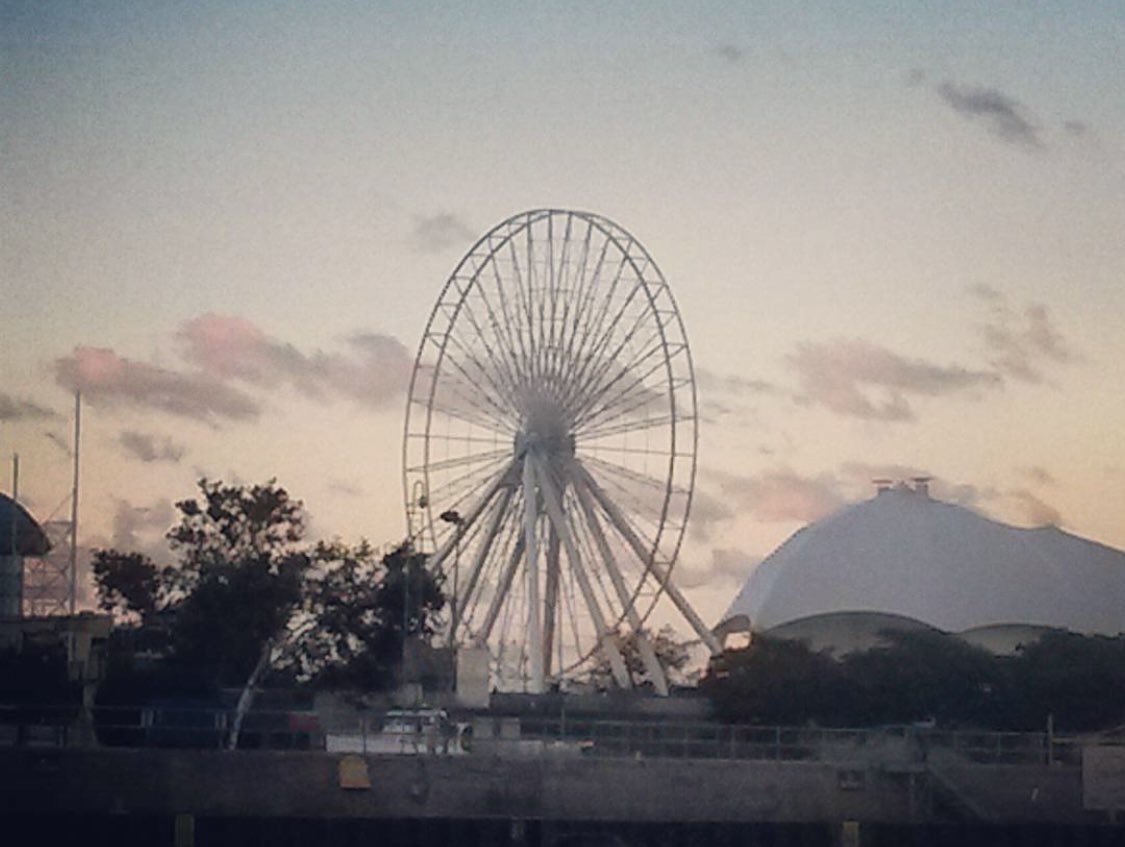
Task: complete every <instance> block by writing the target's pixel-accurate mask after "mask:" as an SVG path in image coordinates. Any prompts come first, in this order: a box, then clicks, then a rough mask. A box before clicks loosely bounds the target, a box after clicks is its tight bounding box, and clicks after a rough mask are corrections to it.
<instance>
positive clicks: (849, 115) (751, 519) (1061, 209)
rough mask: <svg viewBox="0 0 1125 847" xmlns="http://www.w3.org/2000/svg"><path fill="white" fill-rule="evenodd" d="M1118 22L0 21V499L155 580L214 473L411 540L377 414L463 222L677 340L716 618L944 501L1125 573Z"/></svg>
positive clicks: (217, 17)
mask: <svg viewBox="0 0 1125 847" xmlns="http://www.w3.org/2000/svg"><path fill="white" fill-rule="evenodd" d="M1123 92H1125V5H1122V4H1121V3H1119V2H1057V3H1051V2H1040V3H1022V4H1003V5H1001V4H980V3H967V2H966V3H956V2H941V3H929V2H915V3H906V4H903V3H889V2H881V3H876V2H871V3H858V4H838V3H829V2H825V3H799V4H798V3H749V2H747V3H717V2H716V3H657V2H651V3H635V2H634V3H613V2H602V3H558V4H540V3H485V2H481V3H474V4H454V3H447V4H425V3H409V4H382V3H377V2H355V3H345V2H319V3H302V2H294V3H265V2H261V3H255V2H241V3H238V2H235V3H231V2H222V3H207V2H197V3H191V4H183V3H133V2H67V3H64V2H6V0H0V143H2V148H0V251H2V253H0V270H2V276H0V279H2V286H3V287H2V298H0V303H2V304H3V305H2V307H0V316H2V322H0V455H2V456H3V459H4V468H3V472H2V473H0V483H2V487H3V489H4V490H5V491H9V490H10V483H9V479H10V476H9V462H10V457H11V454H12V453H14V452H18V453H19V455H20V461H21V477H20V494H21V498H20V499H21V500H22V501H23V502H25V503H26V504H27V505H28V506H29V508H30V509H31V511H32V512H33V514H35V515H36V517H38V518H39V519H41V520H46V519H49V518H50V517H52V515H53V514H54V515H55V516H59V515H58V514H55V513H56V510H58V509H59V508H60V504H64V503H65V502H66V498H67V494H68V491H69V485H70V483H69V475H70V460H69V458H68V455H67V452H66V451H67V450H68V449H69V440H70V437H71V435H70V428H71V422H70V421H71V415H72V404H73V401H72V399H71V398H72V391H73V389H74V388H76V387H78V388H81V389H82V391H83V396H84V398H85V405H84V409H83V443H82V450H83V453H82V458H83V461H82V474H83V475H82V496H81V533H80V543H81V544H82V545H83V546H84V547H91V546H107V545H115V546H119V547H124V548H128V549H141V550H145V551H148V552H153V553H158V552H159V542H160V538H161V535H162V533H163V531H164V530H165V529H166V528H167V527H168V526H169V525H170V524H171V523H172V522H173V520H174V514H173V510H172V506H171V504H172V502H174V501H175V500H177V499H181V498H184V497H188V496H191V495H192V494H193V492H194V490H195V489H194V484H195V480H197V479H198V478H199V477H200V476H204V475H205V476H207V477H209V478H212V479H215V478H218V479H223V480H225V481H240V482H258V481H263V480H265V479H268V478H270V477H277V479H278V480H279V481H280V482H281V484H283V485H284V486H286V487H287V488H288V489H289V490H290V491H291V492H292V493H293V494H294V495H295V496H297V497H298V498H300V499H302V500H304V501H305V503H306V505H307V507H308V509H309V511H310V513H311V515H312V531H313V533H314V534H315V535H316V536H323V537H329V536H333V535H338V536H340V537H342V538H344V539H345V540H356V539H358V538H359V537H360V536H366V537H367V538H369V539H370V540H371V541H372V542H374V543H376V544H384V543H389V542H394V541H397V540H400V539H401V538H402V537H403V535H404V533H405V521H404V517H403V509H402V501H403V495H402V483H401V478H402V477H401V453H402V425H403V416H404V406H405V388H406V385H407V382H408V380H409V376H410V371H411V367H412V362H413V359H414V354H415V350H416V348H417V345H418V342H419V339H420V336H421V333H422V331H423V329H424V327H425V324H426V320H427V318H428V316H429V313H430V310H431V308H432V306H433V303H434V300H435V298H436V297H437V294H438V292H439V291H440V289H441V286H442V285H443V284H444V282H445V279H446V277H447V276H448V275H449V273H450V272H451V271H452V270H453V268H454V266H455V265H456V263H457V262H458V260H459V259H460V258H461V256H462V255H463V254H464V253H465V251H466V250H467V249H468V248H469V247H470V246H471V245H472V243H473V241H474V240H475V239H476V238H477V237H478V236H479V235H481V234H483V233H484V232H485V231H486V230H487V229H489V228H490V227H492V226H493V225H495V224H496V223H498V222H500V221H501V220H503V219H505V218H507V217H509V216H510V215H513V214H515V213H517V212H521V211H525V210H527V209H533V208H540V207H555V208H573V209H581V210H587V211H591V212H596V213H598V214H601V215H605V216H606V217H609V218H611V219H612V220H614V221H616V222H617V223H618V224H620V225H621V226H623V227H624V228H625V229H627V230H629V231H630V232H631V233H632V234H633V235H635V236H636V237H637V238H638V239H639V240H640V242H641V243H642V244H643V245H644V246H645V247H646V248H647V250H648V251H649V252H650V253H651V254H652V256H653V257H654V258H655V260H656V262H657V263H658V264H659V265H660V268H661V270H662V271H663V273H664V275H665V277H666V278H667V280H668V282H669V284H670V286H671V288H672V291H673V293H674V295H675V297H676V299H677V301H678V304H679V307H680V311H681V314H682V317H683V320H684V324H685V327H686V330H687V334H688V338H689V340H690V342H691V347H692V351H693V354H694V360H695V365H696V370H697V373H696V376H697V383H698V392H699V400H700V411H701V421H700V442H699V470H698V475H697V480H696V482H697V487H696V491H697V501H696V506H695V508H694V511H693V517H692V520H691V525H690V529H689V541H688V543H687V544H686V545H685V549H684V553H683V556H682V558H681V562H680V564H679V565H678V566H677V568H678V569H679V572H680V576H681V580H680V581H681V584H682V585H683V586H684V588H685V591H686V593H687V595H688V596H689V597H690V598H691V599H692V600H693V601H694V602H695V604H696V606H697V607H698V608H699V611H700V612H701V614H702V615H703V617H704V618H705V619H706V620H708V621H711V622H713V621H714V619H715V618H716V616H717V615H719V614H720V613H721V612H722V611H723V609H724V608H725V607H726V605H727V604H728V603H729V601H730V599H731V598H732V597H733V595H734V593H735V592H736V590H737V587H738V586H739V585H740V584H741V583H742V582H743V581H744V580H745V578H746V577H747V576H748V575H749V573H750V571H751V570H752V569H753V566H754V565H755V563H756V562H757V561H759V560H760V559H761V558H762V557H763V556H765V555H767V554H768V553H769V552H770V551H772V550H773V549H774V548H775V547H776V546H777V545H778V544H779V543H780V542H782V541H783V540H784V539H785V538H786V537H788V535H789V534H791V533H792V532H793V531H794V530H796V529H797V528H798V527H800V526H802V525H803V524H805V523H807V522H808V521H811V520H814V519H816V518H818V517H821V516H823V515H825V514H827V513H829V512H831V511H833V510H835V509H837V508H839V507H840V506H842V505H844V504H846V503H848V502H853V501H855V500H858V499H863V498H866V497H868V496H870V494H871V493H872V492H873V487H872V486H871V479H872V478H874V477H882V476H892V477H907V476H912V475H915V474H925V475H931V476H933V477H934V478H935V483H934V485H933V490H934V492H935V494H936V496H938V497H940V498H942V499H946V500H951V501H954V502H958V503H961V504H964V505H967V506H969V507H971V508H973V509H975V510H977V511H979V512H981V513H983V514H985V515H988V516H990V517H994V518H997V519H1000V520H1004V521H1008V522H1012V523H1017V524H1019V525H1025V526H1030V525H1040V524H1044V523H1054V524H1058V525H1059V526H1061V527H1063V528H1064V529H1066V530H1068V531H1070V532H1073V533H1076V534H1079V535H1082V536H1085V537H1088V538H1091V539H1094V540H1096V541H1100V542H1102V543H1106V544H1110V545H1113V546H1115V547H1119V548H1125V519H1123V516H1125V430H1123V422H1125V333H1123V331H1122V317H1123V316H1125V95H1123Z"/></svg>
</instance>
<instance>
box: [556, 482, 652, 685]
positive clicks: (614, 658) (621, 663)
mask: <svg viewBox="0 0 1125 847" xmlns="http://www.w3.org/2000/svg"><path fill="white" fill-rule="evenodd" d="M537 470H538V473H537V474H536V475H537V476H538V477H539V489H540V490H541V491H542V492H543V504H544V506H546V508H547V517H548V518H550V520H551V523H552V524H553V525H554V527H555V529H556V530H557V531H558V534H559V540H560V541H562V545H563V548H564V549H565V550H566V557H567V559H568V560H569V561H570V569H571V571H572V572H573V573H574V577H575V579H576V580H577V582H578V589H579V590H580V591H581V592H582V599H583V600H584V601H585V602H586V608H587V609H588V610H589V612H590V619H591V620H592V621H593V622H594V628H595V629H596V630H597V633H598V646H599V647H600V648H601V651H602V654H603V655H604V656H605V658H606V660H607V661H608V662H609V668H610V672H611V673H612V674H613V679H614V681H615V682H616V683H617V684H618V685H619V686H621V687H622V688H631V687H632V684H633V683H632V679H631V678H630V677H629V671H628V669H627V668H626V667H625V658H624V657H623V656H622V655H621V650H620V649H619V648H618V646H617V640H616V638H615V636H614V632H613V630H611V629H610V628H609V627H608V626H607V625H606V620H605V616H604V615H602V610H601V607H600V606H599V605H598V598H597V595H596V594H595V593H594V588H593V586H592V585H591V584H590V577H589V576H588V575H587V573H586V571H585V569H584V568H583V566H582V559H581V557H580V556H579V555H578V545H576V544H575V543H574V537H573V536H572V535H571V534H570V526H569V525H568V524H567V522H566V516H565V515H564V514H563V510H562V505H561V504H560V502H559V496H558V492H557V491H555V486H554V483H553V482H552V481H551V479H550V478H549V477H548V475H547V474H545V473H543V471H542V470H541V469H537Z"/></svg>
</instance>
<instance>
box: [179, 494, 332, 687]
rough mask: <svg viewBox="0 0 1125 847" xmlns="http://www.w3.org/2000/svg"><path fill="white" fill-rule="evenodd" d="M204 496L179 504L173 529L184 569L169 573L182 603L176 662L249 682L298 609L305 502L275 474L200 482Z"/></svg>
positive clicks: (304, 563)
mask: <svg viewBox="0 0 1125 847" xmlns="http://www.w3.org/2000/svg"><path fill="white" fill-rule="evenodd" d="M199 489H200V497H199V498H198V499H193V500H182V501H180V502H179V503H177V504H176V508H177V509H179V511H180V522H179V524H177V525H176V526H174V527H173V528H172V529H171V530H169V532H168V541H169V544H170V545H171V547H172V549H173V551H175V552H177V553H178V554H179V558H180V567H179V568H178V569H174V570H173V571H171V572H169V573H168V580H169V583H170V584H169V586H168V593H169V596H170V597H172V598H173V599H174V600H175V602H176V620H175V624H174V626H173V630H172V644H173V651H174V655H175V659H176V661H177V662H181V663H183V664H187V665H191V666H193V667H209V668H211V669H212V671H213V674H214V677H215V678H216V679H217V680H218V681H219V682H220V683H222V684H226V685H237V684H241V683H243V682H244V681H245V680H246V679H247V677H249V676H250V674H251V673H252V672H253V670H254V668H255V666H256V665H257V664H258V662H259V661H260V659H261V656H262V653H263V651H264V650H267V649H269V648H270V647H272V644H273V641H274V640H276V639H277V638H279V637H280V636H281V635H282V634H283V633H284V632H285V629H286V627H287V625H288V623H289V620H290V618H291V617H292V615H293V613H294V612H295V611H296V610H297V608H298V606H299V604H300V601H301V597H302V589H303V585H304V577H305V573H306V571H307V570H308V568H309V566H310V557H309V555H308V553H307V552H306V551H305V550H304V549H302V547H301V542H302V541H303V539H304V533H305V516H304V508H303V505H302V504H301V502H300V501H296V500H293V499H291V498H290V497H289V494H288V492H287V491H286V490H285V489H284V488H281V487H280V486H278V485H277V483H276V481H274V480H270V481H269V482H268V483H266V484H264V485H253V486H250V487H246V486H234V485H223V484H222V483H221V482H209V481H208V480H206V479H204V480H200V482H199Z"/></svg>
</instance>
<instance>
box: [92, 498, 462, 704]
mask: <svg viewBox="0 0 1125 847" xmlns="http://www.w3.org/2000/svg"><path fill="white" fill-rule="evenodd" d="M198 488H199V494H198V495H197V496H196V497H195V498H194V499H188V500H182V501H180V502H179V503H177V504H176V508H177V510H178V511H179V513H180V519H179V522H178V523H177V524H176V525H175V526H173V527H172V528H171V529H170V530H169V531H168V533H167V536H166V537H167V538H168V541H169V544H170V545H171V547H172V550H173V551H174V552H175V553H176V554H177V557H178V559H179V563H178V565H177V566H169V567H164V568H157V567H156V565H154V564H153V563H152V561H151V560H149V559H148V558H146V557H144V556H141V555H140V554H137V553H122V552H118V551H115V550H99V551H97V553H96V555H95V562H94V573H95V583H96V585H97V588H98V594H99V601H100V603H101V606H102V608H105V609H109V610H113V611H114V612H115V613H116V614H117V615H118V616H119V617H122V618H124V619H125V620H132V621H134V622H136V621H138V619H139V622H140V626H138V627H136V628H135V630H134V633H133V634H135V635H139V634H141V633H143V632H144V631H145V630H153V631H155V630H161V631H162V632H163V631H164V630H165V629H166V630H167V643H168V644H169V650H168V655H167V657H166V660H165V664H166V665H169V666H171V668H172V671H173V673H174V674H180V675H182V676H183V677H184V678H185V679H190V680H192V681H193V684H192V686H191V688H192V690H198V691H203V690H206V684H207V682H208V681H210V684H211V685H223V686H234V685H237V686H244V687H246V688H247V689H249V688H252V687H253V685H254V684H255V683H256V682H257V681H258V680H259V679H260V677H261V676H262V675H264V674H265V673H267V672H269V671H270V670H271V668H272V667H274V666H276V667H277V668H279V669H284V670H285V671H286V672H288V673H289V674H290V675H291V677H292V678H293V679H294V680H295V681H301V682H306V683H309V684H313V685H316V686H319V687H326V686H331V685H339V686H347V687H353V688H360V689H367V690H371V689H379V688H385V687H388V686H389V685H391V684H392V682H393V679H394V669H395V667H396V666H397V664H398V663H399V661H400V660H401V656H402V644H403V628H404V626H403V624H404V618H403V609H404V601H405V600H407V599H409V611H408V614H407V615H406V622H405V623H406V631H407V632H408V633H409V634H410V635H411V636H422V637H429V636H430V635H432V634H433V632H434V627H435V620H436V616H437V615H438V614H439V613H440V611H441V609H442V608H443V605H444V602H445V601H444V597H443V595H442V591H441V584H440V580H438V579H437V578H436V577H434V576H433V575H432V574H431V573H430V572H429V571H428V569H427V568H426V558H425V556H424V555H422V554H419V553H417V552H415V551H414V550H412V549H411V548H410V546H409V545H408V544H403V545H400V546H398V547H396V548H395V549H394V550H392V551H391V552H390V553H388V554H387V555H386V556H383V557H382V559H381V560H380V559H379V558H378V557H377V556H376V554H375V552H374V550H373V548H372V547H371V545H370V544H368V543H367V542H366V541H361V542H360V543H359V544H358V545H355V546H348V545H346V544H344V543H343V542H340V541H332V542H318V543H316V544H312V545H310V544H309V543H308V542H307V541H306V540H305V527H306V518H305V512H304V507H303V505H302V504H301V502H300V501H298V500H294V499H292V498H291V497H290V496H289V494H288V492H286V490H285V489H284V488H282V487H280V486H278V485H277V482H276V481H275V480H270V481H269V482H267V483H265V484H261V485H253V486H237V485H224V484H223V483H221V482H211V481H208V480H206V479H203V480H200V481H199V484H198ZM404 588H407V589H408V590H406V591H405V592H404ZM115 667H116V668H117V670H118V672H119V673H118V678H115V679H114V680H112V681H111V682H112V684H111V685H110V686H109V687H108V689H109V690H119V691H136V690H138V686H139V687H140V688H143V687H144V685H145V684H147V683H145V682H144V681H142V682H140V683H138V681H137V680H136V679H133V678H131V677H130V674H133V672H132V671H130V670H129V663H128V662H124V663H123V662H118V663H117V664H116V665H115ZM134 675H135V674H134ZM148 676H149V677H150V679H149V680H148V681H149V682H151V683H152V686H153V690H154V691H157V690H159V691H163V690H165V689H166V688H167V685H166V680H165V677H166V676H167V674H166V673H164V670H160V669H158V670H157V671H155V672H153V673H150V674H148Z"/></svg>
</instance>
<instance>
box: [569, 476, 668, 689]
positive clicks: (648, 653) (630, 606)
mask: <svg viewBox="0 0 1125 847" xmlns="http://www.w3.org/2000/svg"><path fill="white" fill-rule="evenodd" d="M572 485H573V487H574V492H575V494H577V495H578V503H579V505H580V506H581V507H582V514H583V516H584V517H585V518H586V525H587V526H588V527H589V528H590V534H591V535H592V536H593V537H594V543H595V544H596V545H597V548H598V553H600V554H601V557H602V561H604V562H605V569H606V571H607V572H608V573H609V579H610V582H612V583H613V589H614V591H616V592H617V596H618V599H620V600H621V607H622V608H623V609H625V619H626V620H627V621H628V622H629V626H630V627H631V628H632V630H633V633H634V637H635V638H636V639H637V651H638V652H639V653H640V655H641V662H642V663H643V664H644V666H645V671H646V672H647V673H648V678H649V680H650V681H651V682H652V685H653V688H655V689H656V693H657V694H659V695H660V696H661V697H667V696H668V679H667V677H666V676H665V674H664V668H663V667H661V665H660V660H659V659H657V658H656V651H655V650H653V649H652V644H651V643H650V642H649V640H648V637H647V636H646V635H645V632H644V629H643V627H642V623H643V622H642V621H641V616H640V615H638V614H637V608H636V604H635V603H634V601H633V598H632V597H630V596H629V590H628V588H627V587H626V585H625V579H624V577H622V575H621V571H620V569H619V568H618V567H617V560H616V559H615V558H614V555H613V551H612V550H611V549H610V547H609V542H607V541H606V538H605V533H604V532H603V531H602V527H601V524H600V523H599V522H598V517H597V514H596V513H595V511H594V504H593V503H592V502H591V500H590V492H589V491H588V490H587V489H586V486H585V485H584V484H582V481H581V480H580V479H579V480H572Z"/></svg>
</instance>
